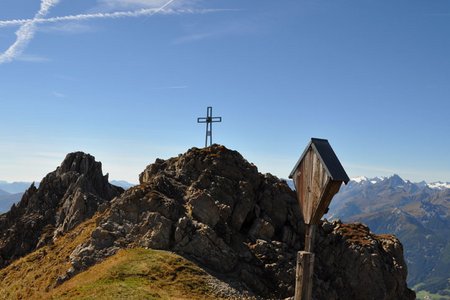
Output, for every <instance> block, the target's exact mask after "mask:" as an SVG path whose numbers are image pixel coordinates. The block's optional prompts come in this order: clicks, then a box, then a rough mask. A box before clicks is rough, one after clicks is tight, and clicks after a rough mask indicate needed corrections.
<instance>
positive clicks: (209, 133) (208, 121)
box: [197, 106, 222, 147]
mask: <svg viewBox="0 0 450 300" xmlns="http://www.w3.org/2000/svg"><path fill="white" fill-rule="evenodd" d="M216 122H222V117H213V116H212V107H211V106H208V108H207V110H206V118H197V123H206V137H205V147H208V137H209V145H210V146H211V145H212V123H216Z"/></svg>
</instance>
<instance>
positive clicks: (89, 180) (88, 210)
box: [0, 152, 123, 268]
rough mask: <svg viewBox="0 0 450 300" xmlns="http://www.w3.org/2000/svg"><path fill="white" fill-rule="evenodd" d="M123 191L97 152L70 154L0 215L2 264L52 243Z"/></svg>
mask: <svg viewBox="0 0 450 300" xmlns="http://www.w3.org/2000/svg"><path fill="white" fill-rule="evenodd" d="M122 192H123V189H121V188H119V187H115V186H112V185H110V184H109V183H108V175H105V176H103V174H102V167H101V163H100V162H97V161H95V158H94V157H93V156H91V155H89V154H85V153H82V152H75V153H70V154H68V155H67V156H66V158H65V159H64V161H63V162H62V164H61V166H59V167H58V168H57V169H56V170H55V171H53V172H51V173H49V174H48V175H47V176H46V177H45V178H44V179H43V180H42V182H41V183H40V185H39V188H36V187H35V186H34V184H32V185H31V187H30V188H29V189H28V190H27V191H26V192H25V194H24V195H23V197H22V199H21V201H20V202H19V203H18V204H17V206H16V205H13V206H12V208H11V210H10V211H9V212H7V213H5V214H2V215H0V268H1V267H4V266H6V265H8V264H9V263H10V262H12V261H13V260H15V259H17V258H19V257H22V256H24V255H26V254H28V253H30V252H32V251H33V250H35V249H37V248H39V247H41V246H43V245H45V244H48V243H51V242H52V241H53V240H54V239H56V238H58V236H59V235H61V234H64V233H65V232H67V231H69V230H71V229H73V228H74V227H75V226H77V225H78V224H80V223H81V222H82V221H84V220H86V219H88V218H90V217H92V216H93V215H94V214H95V213H96V212H97V211H98V210H99V208H101V207H102V205H103V206H104V207H105V208H106V207H107V206H108V202H109V201H110V200H111V199H113V198H114V197H115V196H118V195H120V194H121V193H122Z"/></svg>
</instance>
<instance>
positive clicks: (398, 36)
mask: <svg viewBox="0 0 450 300" xmlns="http://www.w3.org/2000/svg"><path fill="white" fill-rule="evenodd" d="M118 12H119V14H117V13H118ZM33 18H34V20H33ZM58 18H59V19H58ZM21 28H22V29H21ZM17 40H19V41H18V42H17ZM449 53H450V1H448V0H433V1H429V0H427V1H425V0H423V1H417V0H405V1H401V0H398V1H397V0H395V1H392V0H376V1H375V0H334V1H330V0H329V1H324V0H283V1H266V0H258V1H242V0H240V1H235V0H226V1H225V0H209V1H206V0H205V1H201V0H172V1H162V0H155V1H152V0H97V1H94V0H90V1H87V0H78V1H69V0H60V1H55V0H43V1H42V3H41V2H40V1H38V0H33V1H30V0H2V1H1V2H0V104H1V106H0V141H1V142H0V179H2V180H9V181H13V180H25V181H31V180H41V178H42V177H43V176H45V174H47V173H48V172H50V171H52V170H54V169H55V168H56V166H57V165H59V164H60V162H61V161H62V160H63V158H64V156H65V154H66V153H68V152H72V151H77V150H82V151H85V152H88V153H91V154H92V155H94V156H95V157H96V159H97V160H100V161H102V163H103V171H104V172H105V173H106V172H108V173H110V178H112V179H124V180H128V181H131V182H137V180H138V174H139V173H140V172H141V171H142V170H143V169H144V168H145V166H146V165H147V164H149V163H152V162H153V161H154V160H155V159H156V158H158V157H159V158H169V157H172V156H176V155H178V154H179V153H183V152H185V151H186V150H187V149H189V148H191V147H193V146H197V147H202V146H203V143H204V130H205V129H204V126H203V125H200V124H197V123H196V118H197V117H201V116H204V115H205V114H206V107H207V106H213V113H214V115H217V116H222V117H223V122H222V123H220V124H214V127H213V132H214V137H213V138H214V142H217V143H220V144H223V145H225V146H227V147H228V148H231V149H234V150H238V151H240V152H241V153H242V154H243V155H244V157H246V158H247V159H248V160H249V161H251V162H253V163H255V164H256V165H257V166H258V167H259V169H260V171H262V172H271V173H273V174H275V175H277V176H279V177H287V176H288V174H289V172H290V171H291V168H292V167H293V166H294V164H295V162H296V161H297V159H298V157H299V155H300V154H301V152H302V151H303V148H304V147H305V146H306V144H307V143H308V141H309V139H310V138H311V137H320V138H326V139H328V140H329V141H330V143H331V145H332V146H333V148H334V150H335V152H336V153H337V155H338V157H339V158H340V160H341V162H342V164H343V165H344V168H345V169H346V170H347V173H348V174H349V175H350V176H351V177H352V176H359V175H366V176H377V175H380V176H386V175H391V174H393V173H397V174H399V175H400V176H402V177H404V178H407V179H411V180H413V181H420V180H427V181H436V180H442V181H450V151H449V150H450V138H449V131H450V117H449V111H450V54H449Z"/></svg>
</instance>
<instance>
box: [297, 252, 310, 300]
mask: <svg viewBox="0 0 450 300" xmlns="http://www.w3.org/2000/svg"><path fill="white" fill-rule="evenodd" d="M313 273H314V253H311V252H306V251H299V252H298V253H297V270H296V274H295V296H294V300H310V299H311V297H312V285H313V282H312V278H313Z"/></svg>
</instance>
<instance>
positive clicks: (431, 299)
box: [413, 284, 450, 300]
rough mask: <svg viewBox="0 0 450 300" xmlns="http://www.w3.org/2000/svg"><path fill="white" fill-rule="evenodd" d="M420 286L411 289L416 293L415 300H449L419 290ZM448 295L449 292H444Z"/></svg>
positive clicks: (446, 297)
mask: <svg viewBox="0 0 450 300" xmlns="http://www.w3.org/2000/svg"><path fill="white" fill-rule="evenodd" d="M421 286H422V284H417V285H415V286H414V287H413V290H415V291H416V299H421V300H423V299H425V300H450V296H443V295H439V294H433V293H431V292H428V291H425V290H420V291H417V290H419V289H420V288H421ZM446 291H447V292H448V293H449V294H450V290H446Z"/></svg>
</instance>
